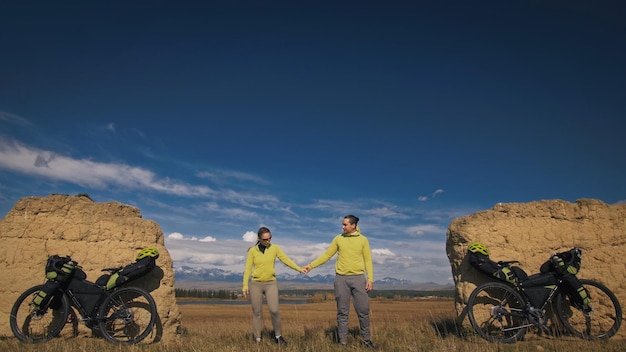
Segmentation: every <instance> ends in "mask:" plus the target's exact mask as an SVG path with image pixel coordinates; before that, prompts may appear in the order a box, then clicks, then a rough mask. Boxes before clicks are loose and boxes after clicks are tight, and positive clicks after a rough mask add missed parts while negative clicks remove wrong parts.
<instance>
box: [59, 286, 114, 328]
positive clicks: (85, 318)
mask: <svg viewBox="0 0 626 352" xmlns="http://www.w3.org/2000/svg"><path fill="white" fill-rule="evenodd" d="M59 293H60V294H65V295H67V297H69V299H70V304H71V306H72V307H74V308H76V309H78V313H79V314H80V316H81V317H80V318H78V317H77V318H78V321H79V322H84V323H86V324H87V323H88V322H93V323H94V324H97V323H98V321H99V320H100V319H99V317H98V307H96V308H95V309H94V311H93V313H91V314H90V313H88V312H87V310H86V309H85V307H84V306H83V305H82V303H80V301H79V300H78V297H77V296H76V295H75V294H74V292H73V291H72V290H71V289H69V288H61V289H59ZM109 296H110V293H109V292H108V291H107V290H105V289H104V288H102V292H101V294H100V297H99V298H98V302H99V303H102V302H104V300H105V299H106V298H107V297H109Z"/></svg>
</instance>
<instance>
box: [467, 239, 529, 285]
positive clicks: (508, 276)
mask: <svg viewBox="0 0 626 352" xmlns="http://www.w3.org/2000/svg"><path fill="white" fill-rule="evenodd" d="M467 256H468V262H469V263H470V264H471V265H472V266H473V267H475V268H476V269H478V270H479V271H480V272H482V273H484V274H487V275H489V276H492V277H495V278H497V279H500V280H502V281H506V282H508V283H511V284H515V283H516V282H517V281H523V280H525V279H526V278H527V277H528V275H527V274H526V272H525V271H524V270H522V268H520V267H517V266H511V267H508V266H504V265H501V264H499V263H497V262H495V261H493V260H491V259H490V258H489V249H487V247H486V246H485V245H483V244H481V243H478V242H472V243H471V244H470V245H469V247H468V250H467Z"/></svg>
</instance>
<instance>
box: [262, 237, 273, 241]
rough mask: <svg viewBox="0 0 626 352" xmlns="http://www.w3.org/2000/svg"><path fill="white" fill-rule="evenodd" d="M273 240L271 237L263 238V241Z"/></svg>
mask: <svg viewBox="0 0 626 352" xmlns="http://www.w3.org/2000/svg"><path fill="white" fill-rule="evenodd" d="M271 239H272V238H271V237H269V238H261V241H269V240H271Z"/></svg>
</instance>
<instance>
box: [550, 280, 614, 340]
mask: <svg viewBox="0 0 626 352" xmlns="http://www.w3.org/2000/svg"><path fill="white" fill-rule="evenodd" d="M580 282H581V283H582V284H583V286H584V287H585V288H586V289H587V291H588V292H589V296H590V297H591V303H590V304H589V305H588V306H590V307H591V309H592V310H591V313H585V312H584V309H585V308H586V307H582V306H581V305H580V304H577V303H576V302H573V301H572V300H571V299H570V298H569V296H568V295H567V294H564V293H561V294H560V295H558V296H557V297H556V312H557V315H558V317H559V320H560V321H561V322H562V323H563V325H564V326H565V328H566V329H567V330H568V331H569V332H570V333H572V334H573V335H574V336H577V337H580V338H582V339H585V340H596V339H608V338H610V337H611V336H613V335H615V334H616V333H617V331H618V330H619V328H620V326H621V325H622V307H621V306H620V304H619V301H618V300H617V297H615V294H613V292H612V291H611V290H609V289H608V288H607V287H606V286H604V285H603V284H601V283H599V282H596V281H593V280H586V279H581V280H580Z"/></svg>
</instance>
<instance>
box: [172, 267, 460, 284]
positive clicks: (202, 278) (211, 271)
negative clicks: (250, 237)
mask: <svg viewBox="0 0 626 352" xmlns="http://www.w3.org/2000/svg"><path fill="white" fill-rule="evenodd" d="M174 276H175V278H176V282H177V283H189V282H224V283H237V284H240V283H241V282H242V281H243V274H242V273H233V272H232V271H226V270H222V269H218V268H193V267H189V266H180V267H174ZM276 278H277V280H278V282H279V283H294V284H295V283H298V284H304V285H306V284H317V285H320V284H327V285H332V284H333V282H334V281H335V275H334V274H333V275H319V274H318V275H303V274H278V275H277V276H276ZM374 287H376V288H377V289H385V288H386V289H406V290H451V289H453V288H454V286H453V285H451V284H449V285H443V284H437V283H434V282H425V283H415V282H412V281H409V280H404V279H396V278H393V277H385V278H383V279H380V280H376V281H374Z"/></svg>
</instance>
